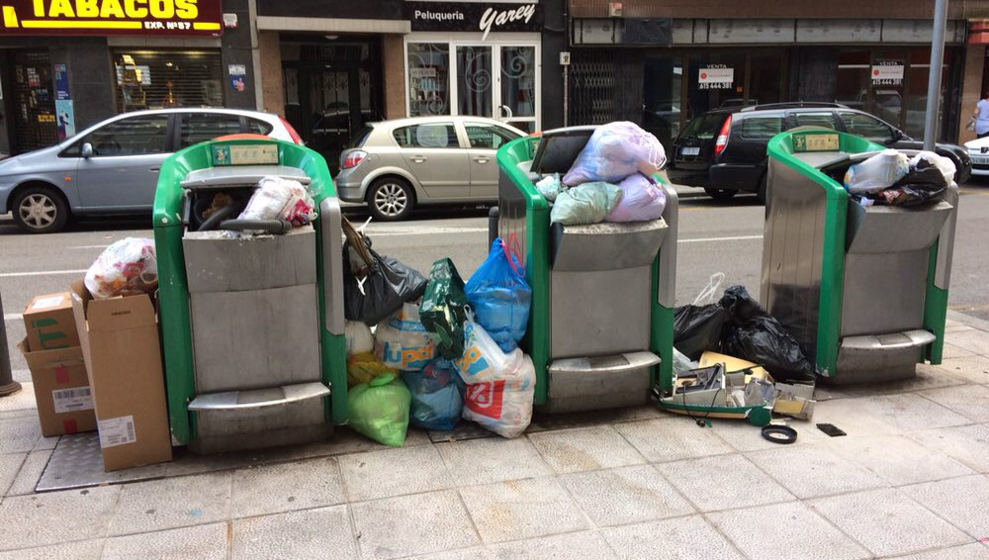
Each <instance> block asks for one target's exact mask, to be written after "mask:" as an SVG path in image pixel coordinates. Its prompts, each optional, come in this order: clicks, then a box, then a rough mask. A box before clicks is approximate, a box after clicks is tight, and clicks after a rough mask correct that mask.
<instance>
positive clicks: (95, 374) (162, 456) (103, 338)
mask: <svg viewBox="0 0 989 560" xmlns="http://www.w3.org/2000/svg"><path fill="white" fill-rule="evenodd" d="M72 308H73V312H74V314H75V321H76V327H77V329H78V332H79V338H80V340H81V342H82V352H83V358H84V360H85V362H86V371H87V372H88V374H89V382H90V385H91V387H92V389H93V404H94V405H95V408H96V419H97V422H98V424H99V425H101V426H103V425H106V426H113V427H114V430H115V431H116V430H117V429H118V428H120V429H123V430H124V432H125V433H126V434H128V436H130V435H131V433H132V435H133V441H131V439H130V437H128V438H127V439H126V441H127V442H126V443H121V442H122V441H125V440H122V439H121V438H120V437H118V435H117V434H113V437H110V438H104V437H103V434H102V433H101V434H100V440H101V442H102V441H104V439H106V440H107V441H108V442H109V441H111V440H112V443H113V445H111V446H108V447H103V449H102V451H103V467H104V468H105V469H106V470H107V471H114V470H119V469H125V468H129V467H137V466H141V465H150V464H154V463H162V462H165V461H171V460H172V442H171V435H170V433H169V430H168V412H167V409H166V405H165V384H164V377H163V375H162V366H161V348H160V346H159V339H158V324H157V321H156V319H155V308H154V305H153V304H152V302H151V298H150V297H149V296H147V295H144V294H142V295H135V296H126V297H117V298H110V299H101V300H94V299H93V298H92V296H91V295H90V294H89V292H88V290H86V288H85V286H84V285H83V283H82V281H81V280H77V281H75V282H73V283H72ZM127 417H130V418H129V419H128V418H127ZM121 418H124V420H120V419H121Z"/></svg>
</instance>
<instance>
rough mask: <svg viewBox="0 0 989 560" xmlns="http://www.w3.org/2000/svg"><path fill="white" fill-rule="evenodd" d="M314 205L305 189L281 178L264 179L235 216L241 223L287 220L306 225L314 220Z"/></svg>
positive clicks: (294, 223) (290, 180)
mask: <svg viewBox="0 0 989 560" xmlns="http://www.w3.org/2000/svg"><path fill="white" fill-rule="evenodd" d="M315 206H316V203H315V202H313V198H312V196H310V195H309V191H308V190H306V187H304V186H303V185H302V183H300V182H298V181H294V180H292V179H284V178H282V177H274V176H272V177H263V178H262V179H261V180H260V181H258V188H257V189H255V191H254V194H253V195H251V199H250V200H249V201H248V202H247V206H246V207H245V208H244V211H243V212H241V213H240V216H238V218H239V219H241V220H276V219H278V218H283V219H286V220H288V221H290V222H292V224H293V225H296V226H299V225H303V224H308V223H309V222H311V221H312V219H313V218H314V209H315Z"/></svg>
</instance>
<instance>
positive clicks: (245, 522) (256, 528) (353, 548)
mask: <svg viewBox="0 0 989 560" xmlns="http://www.w3.org/2000/svg"><path fill="white" fill-rule="evenodd" d="M231 548H232V554H231V557H232V558H233V559H234V560H237V559H250V560H265V559H272V560H283V559H286V560H287V559H289V558H291V559H292V560H296V559H298V560H303V559H306V558H332V559H334V560H337V559H339V560H347V559H350V558H359V557H360V554H359V553H358V550H357V541H356V540H355V539H354V535H353V532H352V531H351V529H350V516H349V515H348V512H347V506H342V505H341V506H332V507H326V508H318V509H308V510H303V511H293V512H289V513H281V514H276V515H268V516H265V517H253V518H250V519H238V520H236V521H234V522H233V544H232V545H231Z"/></svg>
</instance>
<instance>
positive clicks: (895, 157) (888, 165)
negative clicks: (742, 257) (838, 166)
mask: <svg viewBox="0 0 989 560" xmlns="http://www.w3.org/2000/svg"><path fill="white" fill-rule="evenodd" d="M909 171H910V163H909V162H908V161H907V156H906V155H905V154H903V153H900V152H898V151H896V150H883V151H881V152H879V153H878V154H876V155H874V156H872V157H870V158H869V159H867V160H865V161H863V162H862V163H857V164H855V165H853V166H851V167H849V168H848V171H846V172H845V188H846V189H848V192H850V193H852V194H871V193H877V192H879V191H881V190H883V189H887V188H889V187H891V186H893V183H895V182H897V181H899V180H900V179H902V178H903V176H904V175H906V174H907V172H909Z"/></svg>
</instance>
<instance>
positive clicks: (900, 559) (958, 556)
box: [896, 543, 989, 560]
mask: <svg viewBox="0 0 989 560" xmlns="http://www.w3.org/2000/svg"><path fill="white" fill-rule="evenodd" d="M987 558H989V547H987V546H985V545H982V544H979V543H970V544H966V545H962V546H953V547H951V548H940V549H937V550H929V551H927V552H918V553H917V554H910V555H909V556H897V557H896V560H986V559H987Z"/></svg>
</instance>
